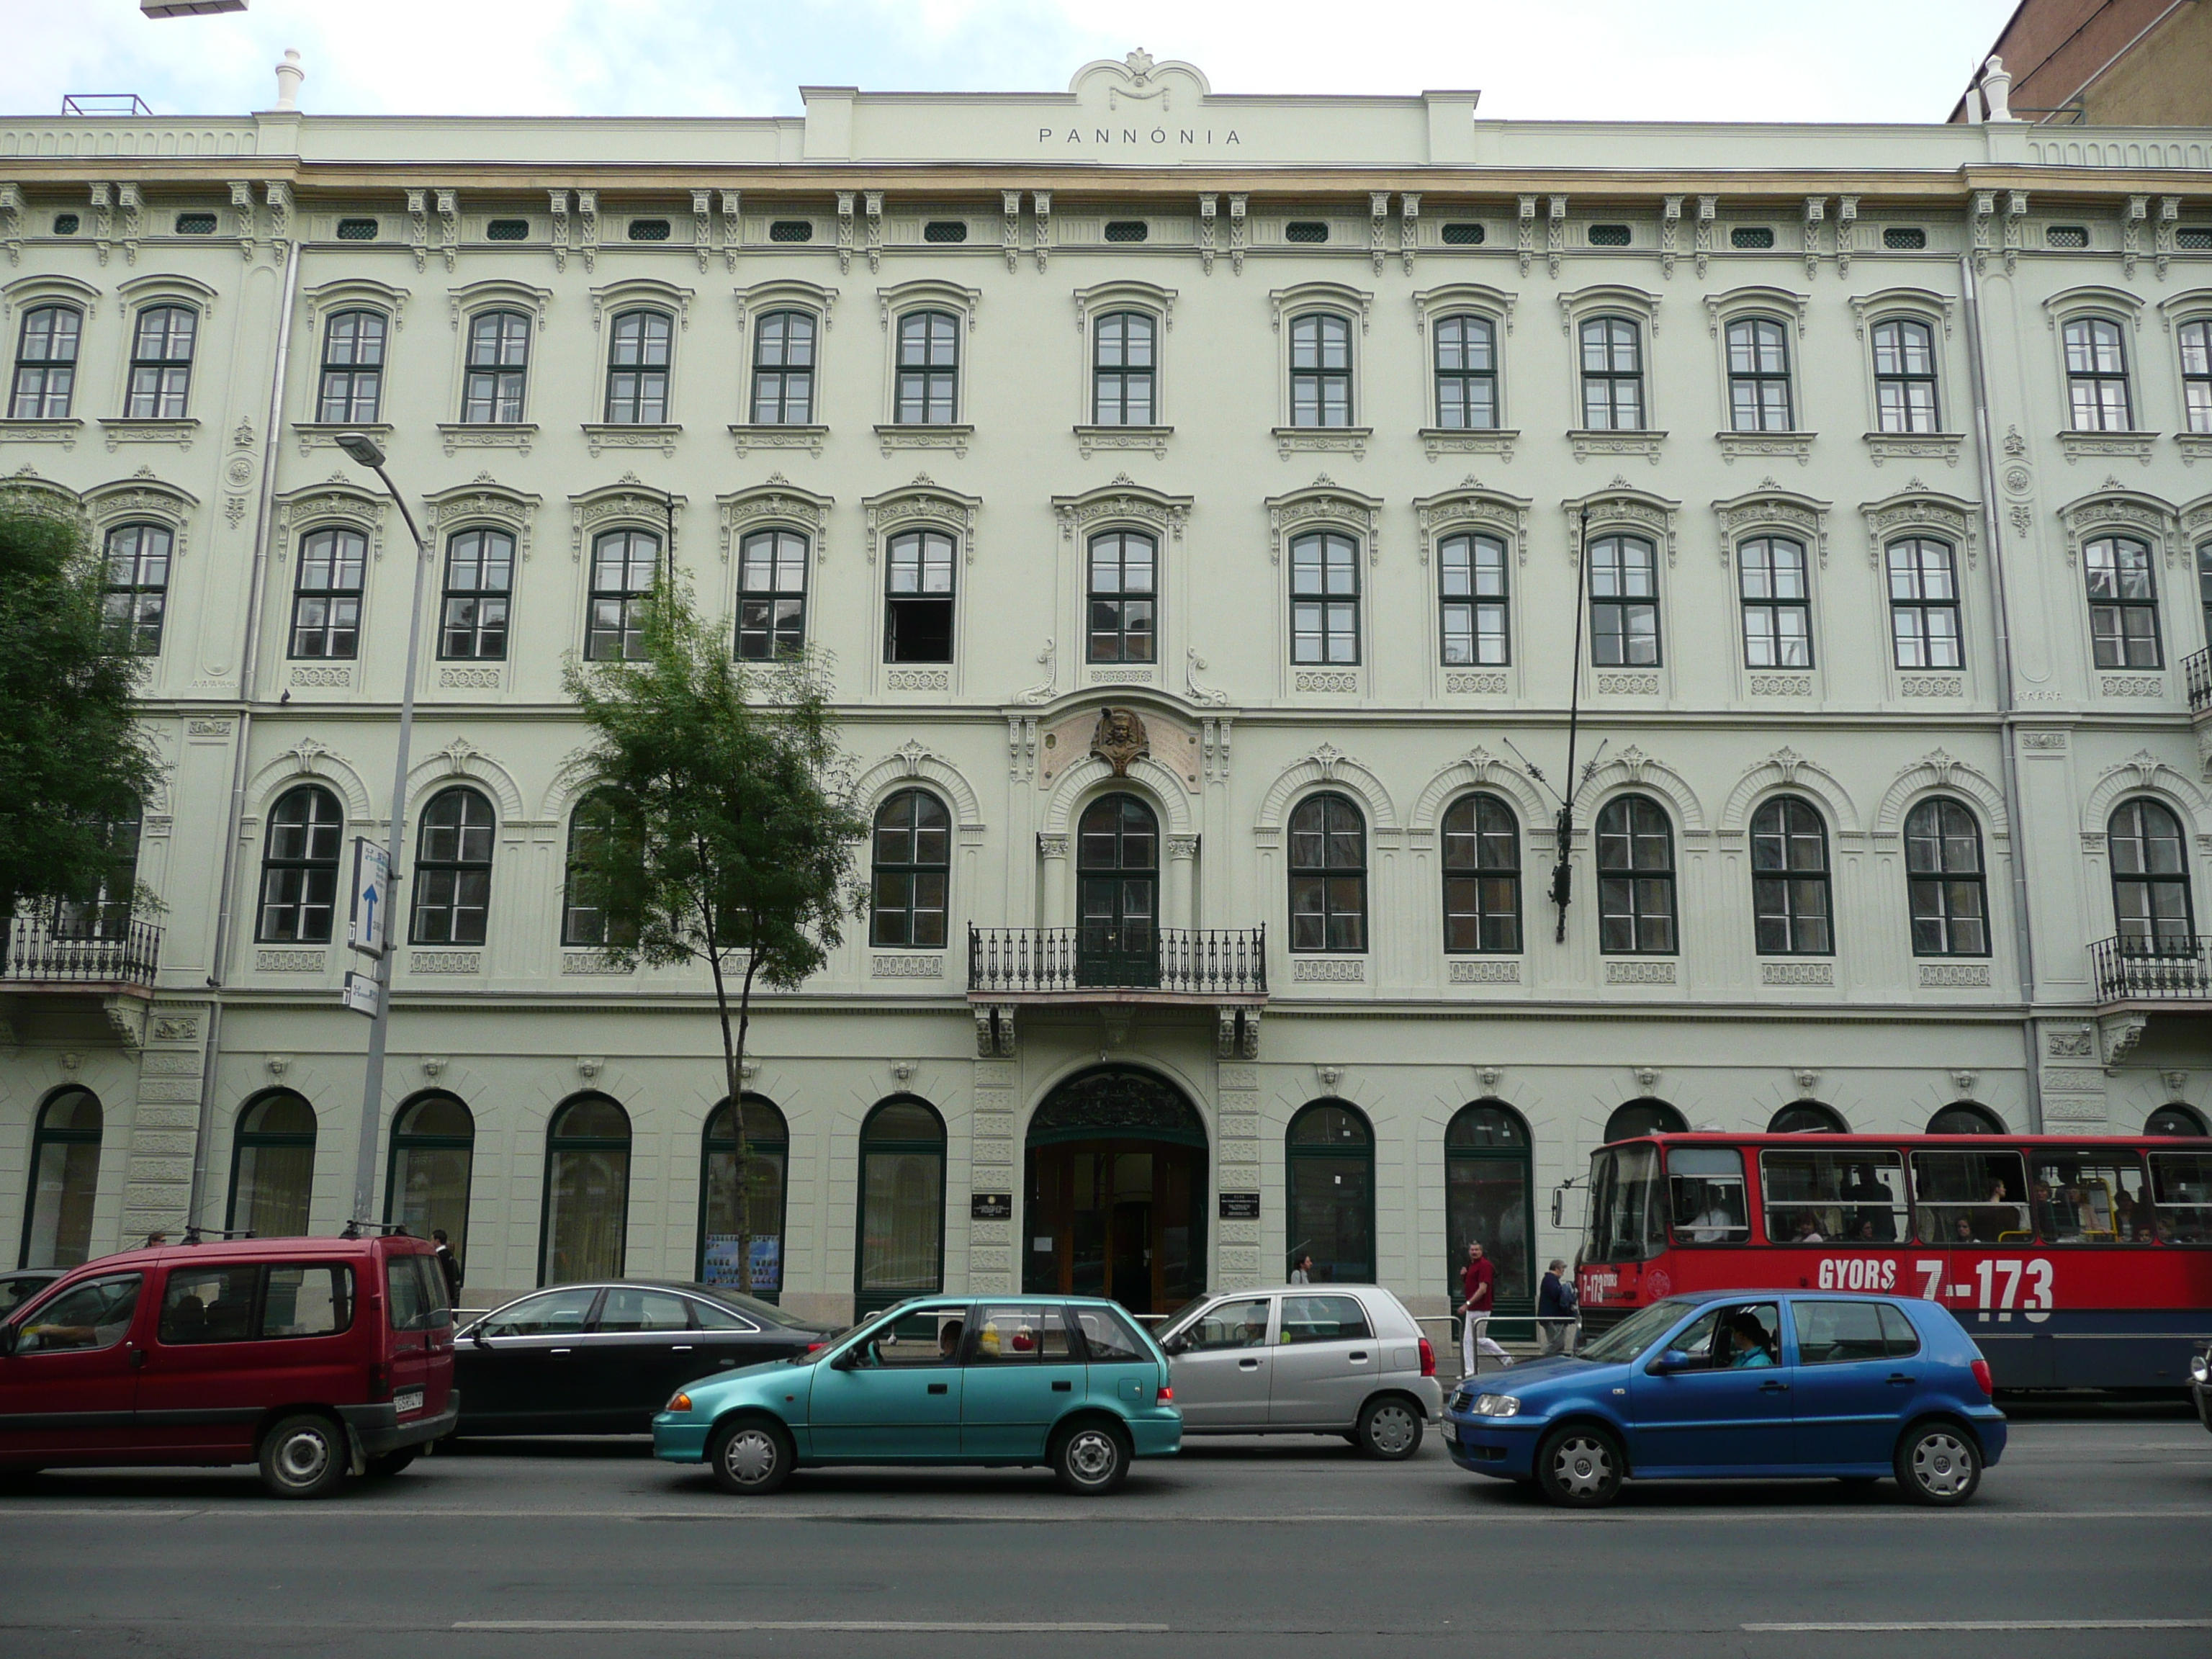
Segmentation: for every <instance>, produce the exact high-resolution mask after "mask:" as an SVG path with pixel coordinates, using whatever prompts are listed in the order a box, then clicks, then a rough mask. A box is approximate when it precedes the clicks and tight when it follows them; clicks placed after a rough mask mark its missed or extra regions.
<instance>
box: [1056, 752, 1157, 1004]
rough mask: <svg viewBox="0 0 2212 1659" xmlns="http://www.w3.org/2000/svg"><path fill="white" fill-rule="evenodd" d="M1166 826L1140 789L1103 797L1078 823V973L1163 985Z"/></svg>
mask: <svg viewBox="0 0 2212 1659" xmlns="http://www.w3.org/2000/svg"><path fill="white" fill-rule="evenodd" d="M1159 880H1160V824H1159V820H1158V818H1157V817H1154V816H1153V813H1152V808H1151V807H1149V806H1147V805H1145V803H1144V802H1142V801H1141V800H1139V799H1137V798H1136V797H1135V796H1134V795H1101V796H1100V797H1099V798H1098V799H1097V800H1094V801H1092V802H1091V805H1088V806H1086V807H1085V808H1084V809H1083V817H1082V818H1081V819H1080V820H1079V822H1078V823H1077V825H1076V836H1075V881H1076V898H1075V905H1076V915H1077V917H1078V920H1079V929H1078V934H1077V939H1076V977H1077V982H1078V983H1079V984H1083V985H1101V986H1143V985H1157V984H1158V983H1159V976H1160V956H1159V936H1158V932H1157V931H1156V930H1157V928H1158V922H1159V909H1160V905H1159Z"/></svg>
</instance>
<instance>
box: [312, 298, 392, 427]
mask: <svg viewBox="0 0 2212 1659" xmlns="http://www.w3.org/2000/svg"><path fill="white" fill-rule="evenodd" d="M383 388H384V319H383V318H382V317H381V316H380V315H379V314H378V313H375V312H374V311H342V312H340V313H338V314H337V316H335V317H332V318H331V319H329V320H328V321H327V322H326V323H325V324H324V325H323V380H322V388H321V395H320V396H319V398H317V399H316V403H315V418H316V419H317V420H318V421H321V422H325V424H327V425H331V426H337V425H341V424H343V423H346V422H359V423H360V424H362V425H369V424H373V423H374V421H375V420H376V414H377V410H378V408H379V407H380V404H381V403H382V401H383V396H382V394H383Z"/></svg>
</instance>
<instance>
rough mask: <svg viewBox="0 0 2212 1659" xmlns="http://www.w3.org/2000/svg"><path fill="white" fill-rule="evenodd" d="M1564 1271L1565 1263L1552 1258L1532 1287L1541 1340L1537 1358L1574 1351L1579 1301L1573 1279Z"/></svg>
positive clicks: (1579, 1316)
mask: <svg viewBox="0 0 2212 1659" xmlns="http://www.w3.org/2000/svg"><path fill="white" fill-rule="evenodd" d="M1566 1274H1567V1264H1566V1263H1565V1262H1564V1261H1553V1263H1552V1265H1551V1267H1550V1268H1549V1270H1548V1271H1547V1272H1546V1273H1545V1274H1544V1282H1543V1283H1542V1284H1541V1285H1539V1286H1538V1287H1537V1290H1536V1333H1537V1335H1538V1337H1539V1338H1540V1339H1541V1343H1542V1346H1541V1347H1539V1348H1538V1349H1537V1351H1536V1354H1537V1358H1540V1359H1541V1358H1549V1357H1550V1356H1551V1355H1553V1354H1555V1353H1564V1354H1571V1353H1573V1352H1574V1351H1575V1336H1576V1333H1577V1328H1579V1327H1580V1325H1581V1323H1582V1320H1581V1315H1580V1311H1579V1309H1580V1304H1579V1303H1578V1302H1577V1298H1576V1296H1575V1286H1574V1281H1573V1280H1572V1279H1569V1278H1568V1277H1567V1276H1566Z"/></svg>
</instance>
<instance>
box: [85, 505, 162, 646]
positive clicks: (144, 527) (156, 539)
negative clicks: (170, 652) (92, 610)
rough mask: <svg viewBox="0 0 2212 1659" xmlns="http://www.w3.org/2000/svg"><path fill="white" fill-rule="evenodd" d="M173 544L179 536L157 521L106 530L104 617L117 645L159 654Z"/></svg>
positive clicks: (109, 636) (110, 636)
mask: <svg viewBox="0 0 2212 1659" xmlns="http://www.w3.org/2000/svg"><path fill="white" fill-rule="evenodd" d="M175 544H176V538H175V537H174V536H173V535H172V534H171V533H170V532H169V531H168V529H167V526H162V525H158V524H125V525H118V526H116V527H115V528H114V529H112V530H111V531H109V532H107V541H106V547H105V549H104V552H105V555H106V577H105V580H104V581H103V582H102V583H101V587H100V620H101V621H102V622H103V623H106V628H107V636H108V639H109V640H110V641H112V644H113V645H114V647H115V648H116V649H118V650H119V651H122V652H125V653H127V654H129V655H131V656H134V657H151V656H155V655H158V654H159V653H160V652H161V624H162V623H163V622H164V621H165V620H166V619H167V615H168V609H169V554H170V551H171V550H172V549H173V547H174V546H175Z"/></svg>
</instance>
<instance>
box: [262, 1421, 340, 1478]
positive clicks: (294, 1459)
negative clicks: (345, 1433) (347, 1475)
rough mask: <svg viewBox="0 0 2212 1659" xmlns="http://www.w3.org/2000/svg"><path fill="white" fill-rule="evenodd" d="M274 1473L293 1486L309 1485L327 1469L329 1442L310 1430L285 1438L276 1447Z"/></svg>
mask: <svg viewBox="0 0 2212 1659" xmlns="http://www.w3.org/2000/svg"><path fill="white" fill-rule="evenodd" d="M275 1461H276V1473H277V1474H278V1475H280V1476H281V1477H282V1478H283V1480H284V1481H285V1483H286V1484H287V1485H289V1486H313V1485H314V1484H315V1482H317V1481H318V1480H321V1479H322V1478H323V1476H324V1474H325V1473H326V1472H327V1471H328V1470H329V1468H330V1466H331V1443H330V1438H329V1437H328V1436H326V1435H323V1434H319V1433H316V1432H314V1431H313V1430H305V1431H301V1432H300V1433H298V1434H293V1435H288V1436H287V1437H285V1438H284V1440H283V1443H282V1444H280V1445H279V1446H278V1447H277V1448H276V1460H275Z"/></svg>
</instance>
